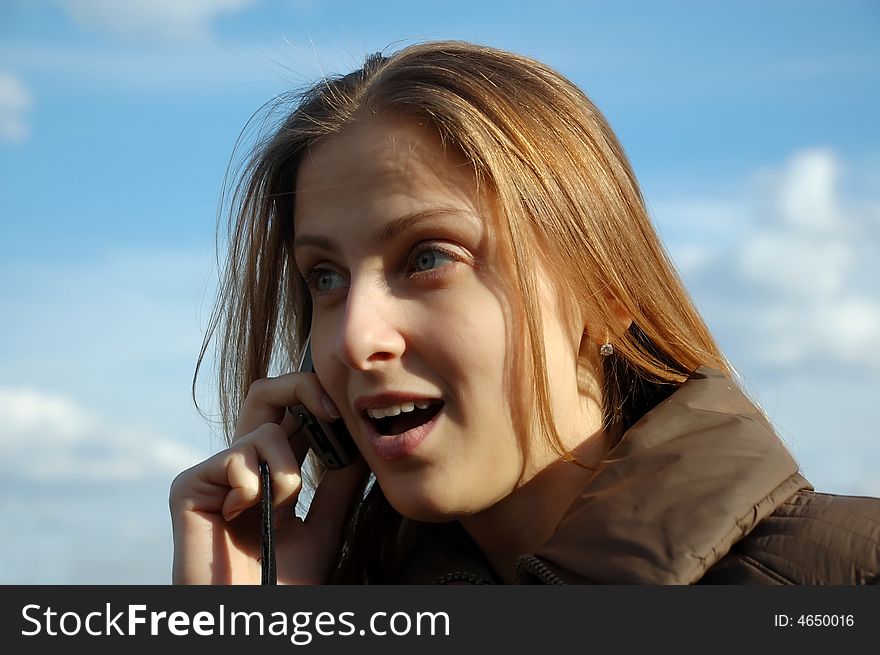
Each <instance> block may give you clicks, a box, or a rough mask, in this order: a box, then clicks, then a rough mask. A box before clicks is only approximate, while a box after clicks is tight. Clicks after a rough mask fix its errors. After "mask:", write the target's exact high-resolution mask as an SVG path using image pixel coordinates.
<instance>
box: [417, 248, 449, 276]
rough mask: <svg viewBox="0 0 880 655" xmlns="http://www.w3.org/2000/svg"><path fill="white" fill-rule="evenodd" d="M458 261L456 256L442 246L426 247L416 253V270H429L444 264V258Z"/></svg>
mask: <svg viewBox="0 0 880 655" xmlns="http://www.w3.org/2000/svg"><path fill="white" fill-rule="evenodd" d="M444 259H445V260H447V261H456V258H455V257H453V256H452V255H450V254H449V253H448V252H446V251H445V250H441V249H440V248H431V247H428V248H425V249H424V250H421V251H419V252H417V253H416V256H415V261H414V268H415V270H416V272H422V271H429V270H432V269H434V268H436V267H437V266H438V265H442V262H443V260H444Z"/></svg>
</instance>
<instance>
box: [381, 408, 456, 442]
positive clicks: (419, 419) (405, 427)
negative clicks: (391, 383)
mask: <svg viewBox="0 0 880 655" xmlns="http://www.w3.org/2000/svg"><path fill="white" fill-rule="evenodd" d="M441 409H443V401H442V400H437V401H432V402H431V404H430V405H429V406H428V407H426V408H425V409H419V408H416V409H414V410H413V411H411V412H401V413H400V414H398V415H397V416H386V417H384V418H370V417H369V416H367V420H368V421H370V422H372V424H373V426H374V427H375V428H376V432H378V433H379V434H381V435H382V436H386V437H387V436H391V435H395V434H403V433H404V432H408V431H409V430H412V429H413V428H417V427H419V426H420V425H424V424H425V423H427V422H428V421H430V420H431V419H432V418H434V417H435V416H437V414H439V413H440V410H441Z"/></svg>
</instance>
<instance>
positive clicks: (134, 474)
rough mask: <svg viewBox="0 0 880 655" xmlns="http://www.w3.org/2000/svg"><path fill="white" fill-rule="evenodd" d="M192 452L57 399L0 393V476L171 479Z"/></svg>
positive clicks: (60, 397) (80, 479)
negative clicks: (157, 477) (158, 477)
mask: <svg viewBox="0 0 880 655" xmlns="http://www.w3.org/2000/svg"><path fill="white" fill-rule="evenodd" d="M192 459H193V453H192V452H191V451H190V450H189V449H188V448H185V447H184V446H182V445H181V444H180V443H178V442H176V441H174V440H171V439H168V438H166V437H163V436H161V435H157V434H154V433H152V432H151V431H150V430H148V429H145V428H143V427H140V426H138V425H137V424H136V423H135V422H131V423H123V424H119V423H116V422H115V421H110V420H107V419H105V418H102V417H101V416H98V415H97V414H95V413H94V412H92V411H89V410H88V409H86V408H84V407H81V406H80V405H78V404H77V403H75V402H74V401H73V400H71V399H70V398H68V397H65V396H63V395H60V394H53V393H46V392H43V391H40V390H37V389H22V388H10V387H6V388H0V475H2V476H3V478H4V480H5V481H9V480H11V479H12V480H21V481H25V482H36V483H39V482H53V483H68V484H70V483H75V484H77V485H83V484H89V483H95V482H98V483H100V482H108V481H125V482H131V481H133V480H142V479H145V478H150V477H156V476H160V477H166V478H167V477H169V476H172V475H174V474H176V473H179V472H180V471H182V470H183V469H185V468H187V467H188V466H191V465H192V463H193V461H192Z"/></svg>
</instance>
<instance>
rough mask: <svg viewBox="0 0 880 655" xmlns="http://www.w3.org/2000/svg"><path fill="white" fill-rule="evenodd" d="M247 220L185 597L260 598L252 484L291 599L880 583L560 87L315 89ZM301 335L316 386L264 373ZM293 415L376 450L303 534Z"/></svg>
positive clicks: (358, 75)
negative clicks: (323, 586) (264, 505)
mask: <svg viewBox="0 0 880 655" xmlns="http://www.w3.org/2000/svg"><path fill="white" fill-rule="evenodd" d="M236 203H237V207H236V211H235V212H234V214H235V218H236V221H235V223H234V225H233V229H232V231H231V242H230V248H229V262H228V268H227V270H226V275H225V281H224V284H223V287H222V291H221V296H220V302H219V303H218V308H217V311H216V313H215V315H214V320H213V322H212V328H211V331H209V334H208V338H207V339H206V342H205V346H204V347H203V350H202V356H201V357H203V356H204V353H205V352H206V349H207V345H208V343H209V341H210V338H211V336H212V334H213V331H214V329H215V328H217V327H221V328H222V335H221V336H222V339H221V349H220V360H219V364H220V372H221V401H222V411H223V417H224V419H225V425H227V426H228V434H229V441H230V446H229V448H228V449H226V450H224V451H222V452H220V453H218V454H216V455H214V456H213V457H211V458H209V459H208V460H206V461H205V462H202V463H201V464H198V465H197V466H195V467H193V468H191V469H189V470H187V471H184V472H183V473H181V474H180V475H179V476H178V477H177V479H176V480H175V482H174V484H173V485H172V489H171V498H170V504H171V511H172V520H173V526H174V541H175V544H174V553H175V555H174V574H173V577H174V580H175V582H181V583H238V582H244V583H254V582H258V581H259V579H260V561H259V557H260V531H259V525H258V519H259V507H258V503H259V499H260V482H259V470H258V467H259V462H260V461H266V462H267V463H268V464H269V468H270V470H271V472H272V491H273V498H274V502H275V505H276V514H277V515H279V516H281V518H280V519H279V520H278V523H277V529H276V533H275V542H276V546H277V551H278V578H279V581H280V582H289V583H300V584H302V583H324V582H349V583H427V582H438V583H448V582H473V583H482V582H499V583H517V582H524V583H532V582H539V583H561V582H568V583H664V584H665V583H695V582H722V583H723V582H731V583H740V582H761V583H764V582H773V583H777V582H782V583H806V584H811V583H836V584H851V583H867V582H876V581H877V580H878V571H880V554H878V551H880V547H878V544H880V501H878V500H876V499H864V498H843V497H833V496H827V495H821V494H815V493H813V492H812V488H811V487H810V485H809V484H808V482H807V481H806V480H805V479H804V478H803V477H802V476H801V475H800V474H799V473H798V467H797V464H796V462H795V461H794V460H793V458H792V457H791V455H790V454H789V453H788V452H787V450H786V449H785V447H784V446H783V445H782V443H781V442H780V441H779V439H778V438H777V437H776V436H775V434H774V433H773V430H772V428H771V427H770V425H769V424H768V422H767V421H766V419H765V417H764V416H763V415H762V413H761V412H760V411H759V410H758V409H757V408H756V407H755V406H754V405H753V404H752V403H751V402H749V401H748V399H747V398H746V397H745V396H744V395H743V394H742V392H741V391H740V390H739V389H738V387H737V386H736V384H735V383H734V381H733V380H732V378H731V370H730V367H729V365H728V364H727V362H726V361H725V359H724V357H723V355H722V354H721V352H720V351H719V349H718V347H717V345H716V344H715V341H714V340H713V338H712V336H711V335H710V333H709V331H708V329H707V328H706V325H705V324H704V322H703V321H702V319H701V318H700V316H699V315H698V313H697V311H696V310H695V309H694V307H693V305H692V303H691V301H690V299H689V298H688V296H687V293H686V291H685V290H684V288H683V286H682V284H681V282H680V280H679V279H678V277H677V275H676V273H675V271H674V268H673V266H672V265H671V263H670V261H669V260H668V258H667V256H666V255H665V253H664V251H663V249H662V246H661V245H660V242H659V240H658V238H657V236H656V234H655V232H654V230H653V228H652V226H651V224H650V221H649V219H648V216H647V213H646V210H645V207H644V202H643V200H642V197H641V194H640V192H639V189H638V185H637V183H636V180H635V178H634V176H633V173H632V170H631V168H630V166H629V163H628V162H627V159H626V156H625V155H624V153H623V150H622V148H621V147H620V145H619V144H618V142H617V140H616V138H615V136H614V134H613V133H612V131H611V129H610V127H609V126H608V125H607V123H606V122H605V120H604V118H603V117H602V115H601V114H600V112H599V111H598V110H597V109H596V108H595V107H594V106H593V104H592V103H591V102H590V101H589V100H588V99H587V98H586V97H585V96H584V95H583V93H582V92H581V91H579V90H578V89H577V88H576V87H575V86H574V85H572V84H571V83H570V82H569V81H568V80H566V79H564V78H563V77H561V76H560V75H559V74H558V73H556V72H554V71H552V70H551V69H549V68H547V67H546V66H544V65H542V64H540V63H538V62H536V61H533V60H531V59H528V58H525V57H521V56H517V55H514V54H511V53H507V52H502V51H499V50H494V49H490V48H485V47H479V46H474V45H470V44H466V43H459V42H443V43H427V44H422V45H417V46H413V47H410V48H406V49H404V50H402V51H400V52H398V53H396V54H395V55H393V56H391V57H389V58H385V57H381V56H378V55H376V56H373V57H370V58H369V59H368V60H367V62H366V64H365V66H364V68H363V69H361V70H358V71H355V72H353V73H351V74H349V75H347V76H345V77H343V78H340V79H334V80H329V81H327V80H325V81H322V82H321V83H320V84H318V85H317V86H316V87H314V88H313V89H312V90H310V91H309V92H308V93H306V94H305V96H304V97H303V98H302V100H301V102H300V103H299V104H298V106H297V107H296V108H295V109H294V110H293V111H292V112H290V114H289V115H288V116H286V117H285V118H284V120H283V121H282V123H281V124H280V126H279V127H278V128H277V130H275V131H274V132H273V133H272V134H271V135H269V137H268V138H267V139H266V140H265V141H264V142H263V143H262V144H261V145H260V146H259V147H258V148H257V149H256V150H255V152H254V154H253V156H252V158H251V161H250V163H249V166H248V168H247V169H246V171H245V174H244V176H243V181H242V183H241V186H240V187H239V188H238V190H237V193H236ZM309 334H311V352H312V355H313V359H314V365H315V371H316V374H315V373H307V372H293V373H286V374H284V375H280V376H277V377H268V375H269V370H270V367H271V366H281V367H283V368H286V369H287V370H292V369H293V366H292V365H291V363H292V362H294V361H298V359H299V356H300V354H301V350H302V348H303V345H304V343H305V341H306V337H307V336H308V335H309ZM201 357H200V359H199V361H200V363H201ZM296 404H303V405H305V406H306V408H308V409H309V410H310V411H311V412H312V413H313V414H314V415H315V416H316V417H318V418H320V419H322V420H324V421H334V420H341V421H344V424H345V426H346V427H347V428H348V430H349V431H350V433H351V435H352V437H353V439H354V442H355V444H356V445H357V447H358V449H359V451H360V453H361V455H362V457H360V456H359V457H358V458H357V460H356V461H355V462H354V463H353V464H351V465H349V466H347V467H344V468H341V469H334V470H327V471H326V472H324V474H323V476H321V478H320V481H319V483H318V484H317V487H316V489H315V490H314V498H313V500H312V502H311V503H310V507H309V511H308V515H307V516H306V517H304V518H299V517H296V516H294V515H293V506H294V505H295V504H296V501H297V499H298V497H299V494H300V491H301V488H302V484H301V481H302V463H303V458H304V453H305V451H306V449H307V445H306V441H305V436H304V434H303V433H304V430H301V429H300V428H301V426H300V425H299V421H298V420H296V419H294V418H293V416H292V414H291V413H290V412H288V411H286V408H287V407H289V406H292V405H296ZM233 426H234V427H233ZM373 481H375V484H372V482H373ZM280 510H285V511H284V514H283V515H281V514H282V512H281V511H280Z"/></svg>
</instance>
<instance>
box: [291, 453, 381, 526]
mask: <svg viewBox="0 0 880 655" xmlns="http://www.w3.org/2000/svg"><path fill="white" fill-rule="evenodd" d="M369 474H370V469H369V467H368V466H367V463H366V462H365V461H364V458H363V457H362V456H360V455H358V456H357V457H356V458H355V459H354V460H353V461H352V462H351V463H350V464H349V465H348V466H344V467H343V468H340V469H328V470H327V471H326V472H325V473H324V476H323V477H322V478H321V483H320V484H319V485H318V488H317V489H316V490H315V495H314V497H313V498H312V502H311V504H310V505H309V513H308V515H307V516H306V519H305V523H306V525H308V526H309V527H310V528H311V529H313V530H315V531H317V532H318V533H320V534H321V535H322V536H323V537H324V538H325V539H326V540H327V543H336V542H337V541H338V540H339V538H340V537H341V535H342V529H343V527H344V525H345V522H346V519H347V518H348V515H349V513H350V512H351V510H352V508H353V507H354V505H355V503H356V501H357V500H359V499H360V497H361V494H362V493H363V490H364V486H365V485H366V482H367V478H368V477H369Z"/></svg>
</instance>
